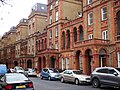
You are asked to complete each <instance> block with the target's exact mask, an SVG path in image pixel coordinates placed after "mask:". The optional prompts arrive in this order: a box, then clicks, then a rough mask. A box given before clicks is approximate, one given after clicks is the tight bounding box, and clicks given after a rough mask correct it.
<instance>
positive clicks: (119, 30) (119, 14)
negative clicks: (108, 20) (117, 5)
mask: <svg viewBox="0 0 120 90" xmlns="http://www.w3.org/2000/svg"><path fill="white" fill-rule="evenodd" d="M117 18H118V21H117V23H118V31H117V32H118V35H120V11H119V12H118V15H117Z"/></svg>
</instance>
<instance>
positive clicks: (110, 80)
mask: <svg viewBox="0 0 120 90" xmlns="http://www.w3.org/2000/svg"><path fill="white" fill-rule="evenodd" d="M91 82H92V85H93V87H94V88H98V87H100V86H102V85H104V86H107V87H120V68H114V67H98V68H96V69H95V70H94V71H93V72H92V75H91Z"/></svg>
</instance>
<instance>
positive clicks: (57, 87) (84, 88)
mask: <svg viewBox="0 0 120 90" xmlns="http://www.w3.org/2000/svg"><path fill="white" fill-rule="evenodd" d="M30 79H31V80H32V81H33V84H34V88H35V90H117V89H114V88H105V87H102V88H93V87H92V86H91V85H75V84H74V83H61V82H60V81H49V80H41V79H40V78H36V77H30ZM118 90H119V89H118Z"/></svg>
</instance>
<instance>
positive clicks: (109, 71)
mask: <svg viewBox="0 0 120 90" xmlns="http://www.w3.org/2000/svg"><path fill="white" fill-rule="evenodd" d="M108 73H109V74H114V73H117V72H116V71H115V70H114V69H109V70H108Z"/></svg>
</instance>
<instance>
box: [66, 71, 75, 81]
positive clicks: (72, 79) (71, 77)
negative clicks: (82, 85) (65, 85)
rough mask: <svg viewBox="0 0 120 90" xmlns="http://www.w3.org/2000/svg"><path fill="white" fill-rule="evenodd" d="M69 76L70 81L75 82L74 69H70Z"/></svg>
mask: <svg viewBox="0 0 120 90" xmlns="http://www.w3.org/2000/svg"><path fill="white" fill-rule="evenodd" d="M67 78H68V81H69V82H74V76H73V73H72V71H68V76H67Z"/></svg>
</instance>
